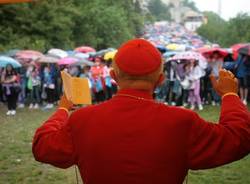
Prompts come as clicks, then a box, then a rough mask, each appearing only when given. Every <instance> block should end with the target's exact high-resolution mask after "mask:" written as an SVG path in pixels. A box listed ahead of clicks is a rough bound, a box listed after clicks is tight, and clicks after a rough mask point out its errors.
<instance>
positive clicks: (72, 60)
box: [58, 57, 77, 65]
mask: <svg viewBox="0 0 250 184" xmlns="http://www.w3.org/2000/svg"><path fill="white" fill-rule="evenodd" d="M76 62H77V59H76V58H71V57H66V58H62V59H60V60H59V61H58V64H59V65H71V64H74V63H76Z"/></svg>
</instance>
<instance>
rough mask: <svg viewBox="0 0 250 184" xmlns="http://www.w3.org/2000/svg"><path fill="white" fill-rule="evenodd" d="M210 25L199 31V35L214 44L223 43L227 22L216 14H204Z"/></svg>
mask: <svg viewBox="0 0 250 184" xmlns="http://www.w3.org/2000/svg"><path fill="white" fill-rule="evenodd" d="M204 16H206V17H207V19H208V23H207V24H205V25H203V26H201V27H200V28H199V29H198V33H199V34H200V35H201V36H203V37H205V38H207V39H208V40H209V41H211V42H213V43H219V44H222V43H223V35H224V34H225V31H226V26H227V22H226V21H225V20H223V19H222V18H221V17H220V16H219V15H217V14H216V13H214V12H204Z"/></svg>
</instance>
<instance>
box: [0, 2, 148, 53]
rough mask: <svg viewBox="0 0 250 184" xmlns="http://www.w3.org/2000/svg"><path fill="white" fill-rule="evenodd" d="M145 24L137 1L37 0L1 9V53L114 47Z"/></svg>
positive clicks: (1, 7)
mask: <svg viewBox="0 0 250 184" xmlns="http://www.w3.org/2000/svg"><path fill="white" fill-rule="evenodd" d="M143 25H144V20H143V16H142V15H141V11H140V6H139V4H138V2H137V1H135V3H134V1H128V2H127V1H124V0H106V1H102V0H81V1H79V0H39V1H36V2H35V3H22V4H15V5H14V4H13V5H1V6H0V29H1V35H0V51H1V50H2V51H4V50H8V49H13V48H18V49H35V50H40V51H43V52H44V51H46V50H48V49H50V48H61V49H65V50H68V49H73V48H74V47H75V46H79V45H83V44H88V45H90V46H93V47H96V48H98V49H101V48H106V47H117V46H118V45H120V44H121V42H123V41H125V40H127V39H130V38H133V37H134V36H136V35H137V34H138V33H140V32H141V30H142V28H143Z"/></svg>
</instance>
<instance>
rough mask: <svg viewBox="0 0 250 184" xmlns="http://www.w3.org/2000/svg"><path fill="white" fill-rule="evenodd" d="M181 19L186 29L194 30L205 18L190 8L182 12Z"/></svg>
mask: <svg viewBox="0 0 250 184" xmlns="http://www.w3.org/2000/svg"><path fill="white" fill-rule="evenodd" d="M183 21H184V26H185V27H186V29H188V30H189V31H193V32H195V31H196V30H197V29H198V28H199V27H200V26H202V24H203V23H204V21H205V19H204V16H203V15H202V14H200V13H197V12H195V11H192V10H190V11H188V12H186V13H185V14H184V18H183Z"/></svg>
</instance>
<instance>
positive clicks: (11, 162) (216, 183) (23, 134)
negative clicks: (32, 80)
mask: <svg viewBox="0 0 250 184" xmlns="http://www.w3.org/2000/svg"><path fill="white" fill-rule="evenodd" d="M6 110H7V109H6V107H5V106H3V105H2V104H0V113H1V116H0V126H1V128H0V183H1V184H2V183H3V184H17V183H18V184H62V183H63V184H72V183H76V178H75V170H74V167H71V168H69V169H66V170H65V169H57V168H55V167H53V166H50V165H48V164H41V163H39V162H36V161H35V160H34V158H33V155H32V151H31V142H32V138H33V136H34V133H35V130H36V129H37V128H38V127H39V126H41V124H42V122H44V121H45V120H46V119H47V118H48V117H49V116H50V115H51V114H52V113H53V112H52V111H39V110H38V111H37V110H30V109H27V108H25V109H18V111H17V115H16V116H15V117H8V116H5V115H4V113H5V112H6ZM198 113H199V114H200V115H201V116H202V117H203V118H205V119H207V120H209V121H213V122H215V121H217V120H218V116H219V107H212V106H206V107H205V109H204V111H199V112H198ZM249 165H250V156H248V157H246V158H245V159H243V160H240V161H238V162H235V163H232V164H229V165H226V166H224V167H219V168H216V169H210V170H205V171H195V172H193V171H192V172H190V173H189V180H188V183H190V184H249V183H250V175H249ZM103 184H105V183H103Z"/></svg>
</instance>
